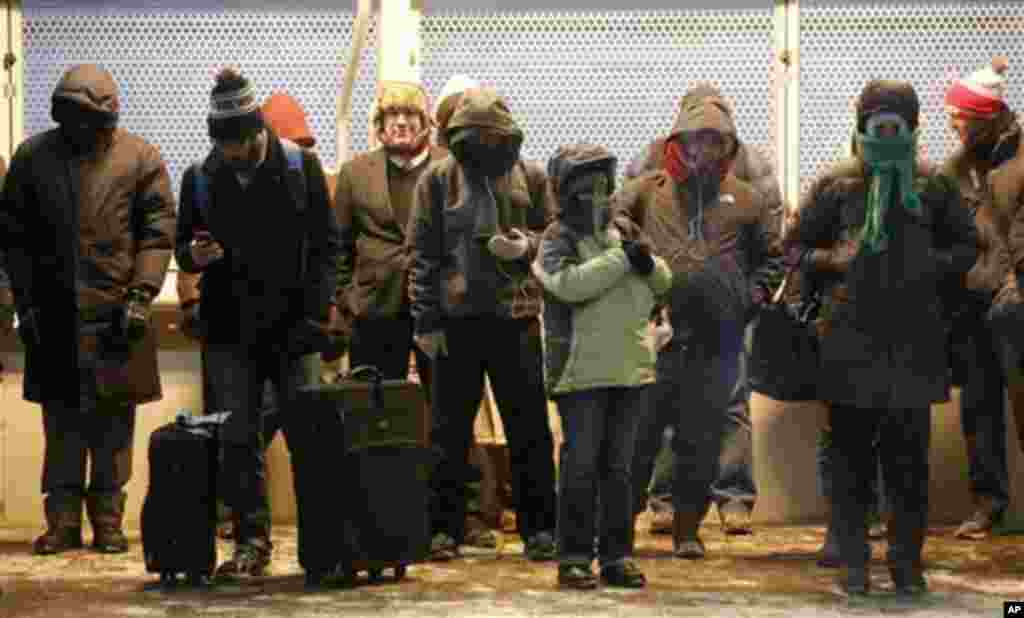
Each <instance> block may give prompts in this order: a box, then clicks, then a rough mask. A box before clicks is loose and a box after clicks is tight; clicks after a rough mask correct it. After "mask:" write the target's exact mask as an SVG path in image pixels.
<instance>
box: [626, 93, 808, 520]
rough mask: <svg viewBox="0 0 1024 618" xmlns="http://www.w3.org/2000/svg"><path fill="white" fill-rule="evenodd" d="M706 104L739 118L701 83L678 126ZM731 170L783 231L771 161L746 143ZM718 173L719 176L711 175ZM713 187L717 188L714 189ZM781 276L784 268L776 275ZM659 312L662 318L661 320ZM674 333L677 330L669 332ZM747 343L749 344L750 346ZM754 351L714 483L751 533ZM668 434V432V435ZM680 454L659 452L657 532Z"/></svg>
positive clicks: (796, 294) (724, 504)
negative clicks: (751, 371) (751, 373)
mask: <svg viewBox="0 0 1024 618" xmlns="http://www.w3.org/2000/svg"><path fill="white" fill-rule="evenodd" d="M703 102H710V103H712V104H713V105H714V107H715V108H717V110H720V111H721V112H723V113H724V114H726V115H727V116H729V118H730V119H732V118H734V112H733V110H732V108H731V107H730V106H729V105H728V103H726V101H725V100H724V99H723V97H722V94H721V92H720V91H719V90H718V88H716V87H714V86H712V85H710V84H707V83H701V84H697V85H695V86H693V87H691V88H690V89H689V90H687V92H686V94H684V95H683V97H682V98H681V99H680V102H679V109H678V113H677V116H676V120H675V126H676V127H681V126H683V124H684V123H685V122H686V118H687V116H688V115H689V114H690V113H689V110H691V109H693V108H694V107H695V106H698V105H700V104H701V103H703ZM667 141H668V138H664V137H663V138H658V139H656V140H654V141H653V142H651V143H650V144H649V145H648V146H647V147H646V148H644V150H643V151H641V153H640V154H639V155H637V157H635V158H634V159H633V161H632V162H631V163H630V165H629V168H628V169H627V170H626V177H627V178H629V179H632V178H635V177H637V176H640V175H642V174H644V173H647V172H651V171H655V170H659V169H662V168H663V167H664V164H665V156H664V155H665V150H666V148H665V147H666V143H667ZM729 173H730V174H732V175H734V176H735V177H736V178H737V179H739V180H742V181H743V182H746V183H749V184H750V186H751V187H752V188H753V189H755V190H756V192H758V193H759V194H760V197H761V201H762V204H763V207H764V208H766V209H767V210H768V211H769V213H770V216H771V224H770V225H771V229H772V230H774V231H776V232H778V231H779V230H780V229H781V217H782V212H783V205H782V194H781V192H780V190H779V182H778V179H777V178H776V177H775V173H774V169H772V165H771V162H770V161H769V160H768V159H767V158H766V157H764V156H763V155H762V154H761V152H760V151H759V150H757V149H756V148H751V147H749V146H747V145H746V144H743V143H742V142H741V143H740V144H739V145H738V147H737V151H736V156H735V158H734V159H733V160H732V164H731V167H730V171H729ZM709 177H713V176H709ZM711 190H712V191H714V190H715V189H714V188H712V189H711ZM774 274H778V275H781V271H776V273H774ZM765 283H766V285H767V286H768V287H770V288H774V287H777V285H778V283H779V282H778V281H776V280H775V278H774V276H773V277H770V278H768V279H767V280H766V281H765ZM799 288H800V286H799V285H793V284H792V283H791V284H790V285H789V287H788V288H787V289H788V290H791V291H792V293H791V295H790V296H789V298H792V299H799V298H800V290H799ZM661 319H662V318H661V316H659V320H661ZM751 327H752V324H751V325H748V327H747V333H746V335H745V340H746V341H749V340H750V330H751ZM669 328H670V327H669V325H668V324H667V321H665V323H663V324H661V325H660V326H659V327H657V329H656V331H655V332H660V331H661V330H662V329H669ZM668 332H669V333H671V331H668ZM746 347H749V344H748V345H747V346H745V348H746ZM748 353H749V350H747V349H744V351H743V352H742V353H741V358H740V363H741V365H740V374H739V377H738V378H737V385H736V388H734V389H733V394H732V397H731V398H730V401H729V405H728V412H727V416H726V427H725V435H724V437H723V441H722V452H721V456H720V460H719V464H720V467H719V472H718V478H716V479H715V482H714V484H713V485H712V487H711V493H712V495H713V499H714V502H715V503H716V505H717V507H718V508H717V510H718V515H719V519H720V520H721V523H722V528H723V530H724V531H725V532H726V533H727V534H749V533H750V532H751V531H752V528H751V513H752V511H753V509H754V505H755V502H756V500H757V486H756V485H755V483H754V473H753V461H752V456H753V444H752V431H751V424H750V402H749V399H750V388H749V386H748V382H747V374H746V362H747V358H746V356H747V354H748ZM666 435H668V434H666ZM673 458H674V454H673V453H672V450H671V449H670V448H669V447H668V445H667V444H663V446H662V448H661V451H660V452H659V453H658V457H657V459H656V461H657V462H658V463H657V464H656V465H655V469H654V476H653V478H652V479H651V487H650V495H649V496H648V505H649V508H650V511H651V519H650V529H651V532H652V533H668V532H671V530H672V519H673V512H674V508H673V506H672V484H673V482H674V481H673V470H674V466H673V463H672V462H673Z"/></svg>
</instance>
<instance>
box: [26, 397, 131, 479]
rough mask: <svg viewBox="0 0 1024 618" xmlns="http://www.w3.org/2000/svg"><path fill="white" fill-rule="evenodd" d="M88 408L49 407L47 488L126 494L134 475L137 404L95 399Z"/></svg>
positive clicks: (46, 409)
mask: <svg viewBox="0 0 1024 618" xmlns="http://www.w3.org/2000/svg"><path fill="white" fill-rule="evenodd" d="M93 401H94V402H95V403H93V404H92V405H91V406H90V407H88V408H83V409H79V408H67V407H65V406H64V405H62V404H57V403H47V404H44V405H43V435H44V438H45V440H46V451H45V454H44V456H43V478H42V490H43V493H44V494H48V493H55V492H63V493H73V494H78V495H82V494H84V493H85V491H86V485H85V482H86V470H85V467H86V461H88V462H89V486H88V491H89V492H91V493H113V492H120V491H121V490H122V489H123V488H124V486H125V485H126V484H127V483H128V481H129V479H131V476H132V442H133V440H134V438H135V406H134V405H124V404H118V403H113V402H109V401H103V400H98V401H96V400H93Z"/></svg>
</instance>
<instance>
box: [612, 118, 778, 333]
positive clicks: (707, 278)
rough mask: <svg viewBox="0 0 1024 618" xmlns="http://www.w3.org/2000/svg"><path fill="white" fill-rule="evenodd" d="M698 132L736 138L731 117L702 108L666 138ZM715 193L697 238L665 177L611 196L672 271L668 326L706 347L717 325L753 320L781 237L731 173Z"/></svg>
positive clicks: (683, 198)
mask: <svg viewBox="0 0 1024 618" xmlns="http://www.w3.org/2000/svg"><path fill="white" fill-rule="evenodd" d="M701 128H712V129H716V130H718V131H721V132H722V133H725V134H729V135H732V136H734V137H735V127H734V126H733V124H732V120H731V118H729V116H728V115H727V114H725V113H724V112H723V111H722V110H721V109H720V108H719V107H718V106H717V105H714V104H707V103H702V104H700V105H698V106H697V107H695V108H691V110H690V111H689V113H688V114H685V115H684V116H681V117H680V118H679V119H677V123H676V126H675V127H674V128H673V131H672V132H673V134H675V133H678V132H679V131H682V130H684V129H685V130H696V129H701ZM720 195H721V199H720V200H719V204H718V205H716V206H712V207H706V208H705V209H704V215H703V216H704V239H703V240H701V239H696V238H694V239H691V238H690V237H689V236H690V234H689V224H690V220H691V217H692V216H693V215H692V212H691V211H693V210H694V206H693V205H691V204H690V203H689V201H690V200H689V196H688V194H687V193H686V191H684V190H682V189H681V188H680V187H678V186H677V183H676V181H675V180H674V179H673V178H672V177H671V176H669V175H668V173H667V172H665V171H656V172H650V173H647V174H645V175H643V176H641V177H639V178H637V179H635V180H633V181H631V182H629V183H627V184H626V186H624V187H623V188H622V189H621V190H620V191H619V192H618V193H616V194H615V195H614V196H613V198H612V207H613V209H614V210H615V211H616V213H617V214H625V215H626V216H628V217H630V218H631V219H633V220H634V221H635V222H636V223H637V224H638V225H639V226H640V227H641V228H642V229H643V231H644V232H645V233H646V234H647V235H648V236H649V237H650V239H651V241H652V243H653V245H654V250H655V253H657V254H658V255H660V256H662V257H663V258H665V260H666V261H667V262H668V265H669V267H670V268H671V269H672V272H673V274H674V277H673V285H672V291H671V292H670V295H669V296H670V297H669V298H668V299H666V300H667V302H668V303H669V304H670V306H671V307H672V311H671V315H672V321H673V328H687V329H693V330H694V331H695V335H696V336H697V337H707V338H708V339H709V343H710V342H713V341H717V340H718V339H719V338H718V336H717V333H718V332H719V331H718V325H719V324H721V323H731V324H733V325H734V326H738V327H739V328H740V329H742V326H743V324H744V323H745V322H746V320H747V319H749V318H750V317H751V315H752V313H751V312H752V309H753V303H752V292H753V291H754V289H755V288H756V287H758V286H761V287H764V286H766V285H767V282H768V280H769V279H770V278H772V276H773V275H774V274H775V273H776V271H777V270H778V268H779V263H778V260H777V250H778V247H779V233H778V230H777V229H776V228H775V226H774V224H773V222H772V214H771V213H770V212H769V210H768V208H767V207H766V206H765V203H764V201H763V199H762V197H761V194H760V193H759V192H757V191H755V190H754V189H753V188H752V187H751V186H750V185H749V184H747V183H745V182H743V181H741V180H739V179H737V178H736V177H735V175H733V174H729V175H727V176H726V177H725V179H724V180H723V181H722V184H721V192H720Z"/></svg>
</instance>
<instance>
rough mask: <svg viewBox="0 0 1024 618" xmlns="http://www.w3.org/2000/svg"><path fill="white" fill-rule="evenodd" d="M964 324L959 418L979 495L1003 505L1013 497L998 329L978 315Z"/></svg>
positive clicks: (998, 506) (974, 490)
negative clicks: (962, 381)
mask: <svg viewBox="0 0 1024 618" xmlns="http://www.w3.org/2000/svg"><path fill="white" fill-rule="evenodd" d="M961 326H962V327H963V328H964V329H965V330H966V332H965V333H964V334H965V336H966V341H965V343H966V345H964V346H962V347H961V348H960V350H961V351H962V352H963V353H964V354H965V355H966V358H964V359H962V360H963V362H964V364H963V367H964V371H965V375H964V378H965V379H964V385H963V387H962V388H961V390H960V423H961V426H962V427H963V432H964V438H965V440H966V441H967V461H968V473H969V475H970V483H971V493H972V494H973V495H974V497H975V499H978V498H982V497H985V498H988V499H989V500H991V502H992V507H994V508H995V509H997V510H999V511H1003V510H1005V509H1006V507H1007V505H1009V502H1010V494H1009V475H1008V472H1007V463H1006V395H1005V390H1006V377H1005V375H1004V374H1003V368H1002V363H1001V362H1000V358H999V350H998V347H997V343H996V340H995V337H994V334H993V333H992V331H991V330H990V329H989V327H988V326H987V325H986V324H985V322H984V321H983V320H982V319H981V318H980V316H979V318H978V319H976V320H971V321H970V322H969V323H961Z"/></svg>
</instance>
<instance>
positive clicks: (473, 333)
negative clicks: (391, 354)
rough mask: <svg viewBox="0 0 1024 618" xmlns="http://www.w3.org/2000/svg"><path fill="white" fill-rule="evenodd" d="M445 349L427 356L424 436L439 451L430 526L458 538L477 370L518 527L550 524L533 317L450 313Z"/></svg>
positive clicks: (549, 457) (548, 455) (527, 532)
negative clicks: (428, 400) (492, 410)
mask: <svg viewBox="0 0 1024 618" xmlns="http://www.w3.org/2000/svg"><path fill="white" fill-rule="evenodd" d="M445 333H446V337H447V341H448V355H447V356H441V357H439V358H438V359H437V360H436V361H435V363H434V391H433V399H432V405H431V408H432V417H433V418H432V430H431V440H432V443H433V445H434V448H435V449H436V450H437V452H438V455H439V458H440V459H439V462H438V465H437V469H436V470H435V474H434V477H433V480H432V493H433V499H432V513H431V518H432V522H433V523H432V526H433V530H434V532H435V533H436V532H445V533H447V534H449V535H450V536H451V537H452V538H454V539H455V540H456V541H457V542H459V543H461V542H462V540H463V536H464V532H465V519H466V494H465V486H466V480H467V478H466V477H467V476H468V467H469V462H468V454H469V447H470V444H471V443H472V441H473V421H474V419H475V418H476V415H477V412H478V411H479V409H480V402H481V399H482V397H483V389H484V375H485V373H486V375H487V377H488V378H489V379H490V382H491V387H492V388H493V389H494V398H495V400H496V403H497V405H498V411H499V413H500V414H501V421H502V424H503V425H504V427H505V435H506V437H507V439H508V447H509V457H510V464H511V468H512V499H513V501H514V502H515V505H516V516H517V523H518V526H519V534H520V535H521V536H522V537H523V539H529V538H530V537H532V536H533V535H535V534H537V533H538V532H543V531H552V532H553V531H554V529H555V464H554V442H553V439H552V437H551V427H550V426H549V425H548V409H547V398H546V396H545V394H544V384H543V374H542V371H543V370H542V368H541V353H542V352H541V340H540V323H539V321H538V320H537V319H535V318H534V319H525V320H508V319H499V318H464V319H452V320H449V321H448V323H446V325H445Z"/></svg>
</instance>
